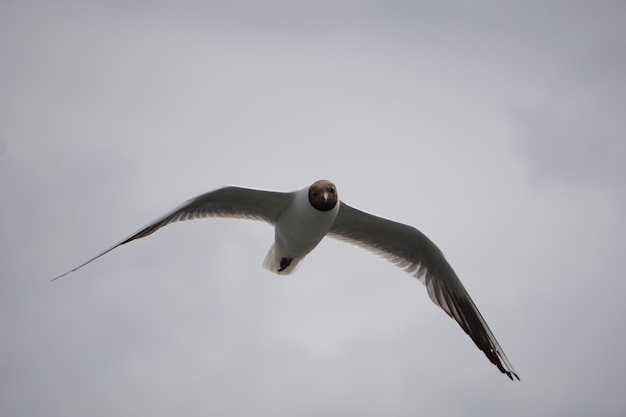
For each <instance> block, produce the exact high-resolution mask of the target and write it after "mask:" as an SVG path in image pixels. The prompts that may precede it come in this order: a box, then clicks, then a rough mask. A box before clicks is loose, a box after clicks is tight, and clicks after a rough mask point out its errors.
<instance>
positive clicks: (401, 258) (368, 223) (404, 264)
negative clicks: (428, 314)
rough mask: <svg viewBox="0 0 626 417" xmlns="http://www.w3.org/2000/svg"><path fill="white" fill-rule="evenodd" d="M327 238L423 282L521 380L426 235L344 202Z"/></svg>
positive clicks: (476, 340) (497, 362) (503, 368)
mask: <svg viewBox="0 0 626 417" xmlns="http://www.w3.org/2000/svg"><path fill="white" fill-rule="evenodd" d="M328 235H329V236H331V237H334V238H336V239H340V240H344V241H347V242H349V243H353V244H355V245H358V246H361V247H364V248H365V249H367V250H369V251H370V252H373V253H375V254H378V255H380V256H382V257H383V258H385V259H387V260H388V261H390V262H392V263H394V264H396V265H397V266H399V267H400V268H402V269H403V270H405V271H406V272H408V273H409V274H411V275H413V276H414V277H416V278H417V279H418V280H420V281H421V282H422V283H423V284H424V285H426V288H427V290H428V295H429V296H430V299H431V300H432V301H433V302H434V303H435V304H436V305H438V306H439V307H441V308H442V309H443V310H444V311H445V312H446V313H447V314H448V315H449V316H450V317H452V318H453V319H454V320H456V322H457V323H458V324H459V325H460V326H461V328H462V329H463V330H464V331H465V333H467V334H468V335H469V336H470V337H471V338H472V340H473V341H474V343H476V346H478V348H479V349H480V350H482V351H483V352H484V353H485V355H486V356H487V358H488V359H489V360H490V361H491V362H492V363H493V364H494V365H496V366H497V367H498V369H499V370H500V371H501V372H503V373H504V374H506V375H507V376H508V377H509V378H511V379H513V377H515V378H517V379H519V377H518V376H517V373H516V372H515V369H513V365H511V363H510V362H509V360H508V358H507V357H506V355H505V354H504V351H503V350H502V348H501V347H500V344H499V343H498V341H497V340H496V338H495V336H494V335H493V333H492V332H491V330H490V329H489V326H487V323H486V322H485V319H483V316H482V315H481V314H480V312H479V311H478V308H477V307H476V305H475V304H474V302H473V301H472V299H471V298H470V295H469V294H468V292H467V290H466V289H465V287H464V286H463V284H462V283H461V281H460V280H459V278H458V277H457V275H456V273H455V272H454V270H453V269H452V267H451V266H450V264H449V263H448V261H446V259H445V258H444V256H443V254H442V253H441V251H440V250H439V248H438V247H437V246H435V244H434V243H433V242H432V241H431V240H430V239H428V238H427V237H426V236H425V235H424V234H423V233H422V232H420V231H419V230H417V229H416V228H414V227H412V226H408V225H405V224H402V223H398V222H394V221H391V220H387V219H384V218H382V217H378V216H374V215H372V214H368V213H365V212H362V211H360V210H357V209H355V208H353V207H350V206H349V205H347V204H345V203H343V202H342V203H341V206H340V207H339V213H338V214H337V219H336V220H335V223H334V224H333V227H332V229H331V230H330V232H329V233H328Z"/></svg>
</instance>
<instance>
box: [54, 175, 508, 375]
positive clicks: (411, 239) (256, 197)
mask: <svg viewBox="0 0 626 417" xmlns="http://www.w3.org/2000/svg"><path fill="white" fill-rule="evenodd" d="M205 217H236V218H249V219H256V220H262V221H265V222H267V223H270V224H272V225H274V226H275V234H274V243H273V244H272V246H271V247H270V250H269V251H268V253H267V255H266V257H265V260H264V262H263V266H264V267H265V268H267V269H268V270H270V271H272V272H275V273H277V274H280V275H285V274H291V273H293V272H295V270H296V268H297V266H298V265H299V263H300V262H301V261H302V260H303V259H304V258H305V256H306V255H307V254H308V253H310V252H311V251H312V250H313V249H315V247H316V246H317V245H318V244H319V243H320V241H321V240H322V239H323V238H324V237H325V236H331V237H334V238H337V239H340V240H344V241H347V242H349V243H353V244H356V245H359V246H361V247H364V248H365V249H367V250H369V251H370V252H373V253H376V254H378V255H380V256H382V257H383V258H385V259H387V260H389V261H390V262H392V263H394V264H396V265H397V266H399V267H400V268H402V269H403V270H405V271H406V272H408V273H409V274H411V275H413V276H414V277H416V278H417V279H419V280H420V281H421V282H422V283H423V284H424V285H426V288H427V290H428V294H429V296H430V298H431V300H432V301H433V302H434V303H435V304H437V305H438V306H439V307H441V308H442V309H443V310H444V311H445V312H446V313H447V314H448V315H449V316H450V317H452V318H453V319H455V320H456V321H457V323H458V324H459V325H460V326H461V328H462V329H463V330H464V331H465V332H466V333H467V334H468V335H469V336H470V337H471V338H472V340H473V341H474V343H476V345H477V346H478V348H479V349H480V350H482V351H483V352H484V353H485V355H486V356H487V358H488V359H489V360H490V361H491V362H492V363H493V364H494V365H496V366H497V367H498V369H499V370H500V371H501V372H503V373H505V374H506V375H507V376H508V377H509V378H511V379H513V377H516V378H517V379H519V377H518V376H517V374H516V372H515V370H514V369H513V366H512V365H511V363H510V362H509V360H508V359H507V357H506V355H505V354H504V352H503V351H502V348H500V345H499V344H498V342H497V340H496V338H495V336H494V335H493V333H492V332H491V330H490V329H489V327H488V326H487V323H486V322H485V320H484V319H483V317H482V315H481V314H480V312H479V311H478V309H477V308H476V306H475V305H474V302H473V301H472V299H471V298H470V296H469V294H468V293H467V291H466V290H465V288H464V287H463V284H461V281H460V280H459V279H458V277H457V276H456V273H455V272H454V270H453V269H452V267H451V266H450V264H449V263H448V262H447V261H446V259H445V258H444V256H443V254H442V253H441V251H440V250H439V248H437V246H435V244H434V243H433V242H432V241H430V239H428V238H427V237H426V236H425V235H424V234H422V233H421V232H420V231H419V230H417V229H416V228H414V227H412V226H408V225H404V224H401V223H397V222H394V221H391V220H387V219H384V218H382V217H378V216H374V215H371V214H368V213H365V212H362V211H360V210H357V209H355V208H352V207H350V206H349V205H347V204H345V203H343V202H341V201H340V200H339V197H338V194H337V190H336V187H335V185H334V184H333V183H332V182H330V181H327V180H320V181H317V182H315V183H313V184H312V185H311V186H310V187H306V188H303V189H301V190H298V191H294V192H288V193H282V192H276V191H264V190H254V189H249V188H241V187H232V186H231V187H224V188H220V189H218V190H215V191H211V192H209V193H206V194H203V195H201V196H198V197H196V198H194V199H191V200H189V201H187V202H186V203H184V204H182V205H181V206H179V207H177V208H176V209H174V210H173V211H171V212H170V213H168V214H166V215H164V216H162V217H160V218H159V219H157V220H155V221H154V222H152V223H151V224H149V225H148V226H146V227H144V228H143V229H141V230H140V231H138V232H137V233H134V234H132V235H130V236H129V237H128V238H126V239H124V240H122V241H121V242H119V243H118V244H116V245H114V246H112V247H111V248H109V249H107V250H106V251H104V252H102V253H100V254H99V255H97V256H95V257H93V258H92V259H90V260H88V261H87V262H85V263H83V264H81V265H79V266H78V267H76V268H74V269H72V270H71V271H68V272H66V273H64V274H62V275H59V276H57V277H56V278H54V279H53V280H55V279H58V278H61V277H62V276H65V275H67V274H69V273H70V272H74V271H76V270H77V269H79V268H81V267H83V266H85V265H87V264H88V263H90V262H92V261H93V260H95V259H97V258H99V257H101V256H102V255H104V254H106V253H108V252H110V251H112V250H113V249H115V248H117V247H118V246H120V245H123V244H125V243H128V242H130V241H132V240H136V239H139V238H142V237H146V236H148V235H150V234H152V233H154V232H155V231H156V230H158V229H160V228H161V227H163V226H165V225H167V224H170V223H173V222H176V221H182V220H191V219H196V218H205Z"/></svg>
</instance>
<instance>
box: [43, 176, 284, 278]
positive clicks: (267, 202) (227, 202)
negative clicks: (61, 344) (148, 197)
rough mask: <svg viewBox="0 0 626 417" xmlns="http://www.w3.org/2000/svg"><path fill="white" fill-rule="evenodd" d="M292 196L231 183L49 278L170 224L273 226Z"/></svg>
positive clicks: (203, 195) (187, 203)
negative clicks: (218, 220)
mask: <svg viewBox="0 0 626 417" xmlns="http://www.w3.org/2000/svg"><path fill="white" fill-rule="evenodd" d="M293 195H294V193H281V192H276V191H264V190H254V189H250V188H242V187H234V186H230V187H224V188H220V189H217V190H215V191H210V192H208V193H206V194H202V195H200V196H198V197H195V198H192V199H191V200H188V201H186V202H185V203H183V204H181V205H180V206H178V207H176V208H175V209H174V210H172V211H170V212H169V213H167V214H165V215H163V216H161V217H159V218H158V219H156V220H155V221H153V222H152V223H150V224H149V225H147V226H146V227H144V228H142V229H141V230H139V231H138V232H136V233H133V234H132V235H130V236H128V237H127V238H126V239H124V240H122V241H121V242H119V243H117V244H115V245H114V246H112V247H110V248H109V249H107V250H105V251H104V252H102V253H100V254H98V255H96V256H94V257H93V258H91V259H89V260H88V261H87V262H84V263H82V264H81V265H79V266H77V267H76V268H74V269H72V270H70V271H68V272H66V273H64V274H61V275H59V276H57V277H55V278H53V279H52V281H54V280H55V279H58V278H61V277H63V276H65V275H67V274H69V273H70V272H74V271H76V270H77V269H79V268H82V267H83V266H85V265H87V264H88V263H90V262H92V261H95V260H96V259H98V258H99V257H101V256H102V255H105V254H107V253H109V252H111V251H112V250H113V249H115V248H117V247H118V246H121V245H123V244H125V243H128V242H130V241H133V240H135V239H141V238H142V237H146V236H148V235H151V234H152V233H154V232H156V231H157V230H158V229H160V228H161V227H163V226H166V225H168V224H170V223H174V222H179V221H184V220H193V219H200V218H206V217H234V218H243V219H252V220H260V221H264V222H267V223H269V224H272V225H273V224H275V223H276V219H278V216H279V215H280V213H282V211H283V210H284V209H285V207H286V206H287V205H288V204H289V202H290V201H291V200H292V199H293Z"/></svg>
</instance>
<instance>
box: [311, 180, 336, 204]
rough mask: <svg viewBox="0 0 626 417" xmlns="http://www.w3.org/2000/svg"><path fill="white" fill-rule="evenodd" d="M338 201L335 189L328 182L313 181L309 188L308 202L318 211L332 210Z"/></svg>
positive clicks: (333, 185)
mask: <svg viewBox="0 0 626 417" xmlns="http://www.w3.org/2000/svg"><path fill="white" fill-rule="evenodd" d="M338 200H339V195H338V194H337V187H335V184H333V183H332V182H330V181H328V180H319V181H315V182H314V183H313V185H311V186H310V187H309V202H310V203H311V205H312V206H313V207H314V208H316V209H317V210H319V211H328V210H332V209H333V207H335V206H336V205H337V201H338Z"/></svg>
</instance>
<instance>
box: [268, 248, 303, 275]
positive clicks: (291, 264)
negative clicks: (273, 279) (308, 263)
mask: <svg viewBox="0 0 626 417" xmlns="http://www.w3.org/2000/svg"><path fill="white" fill-rule="evenodd" d="M303 259H304V256H300V257H297V258H286V257H284V256H283V255H282V254H281V253H280V251H279V250H278V249H277V248H276V243H274V244H272V247H271V248H270V250H269V251H267V255H266V256H265V260H264V261H263V268H265V269H267V270H268V271H272V272H274V273H275V274H278V275H290V274H293V273H294V272H296V269H297V268H298V264H299V263H300V261H302V260H303Z"/></svg>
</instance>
